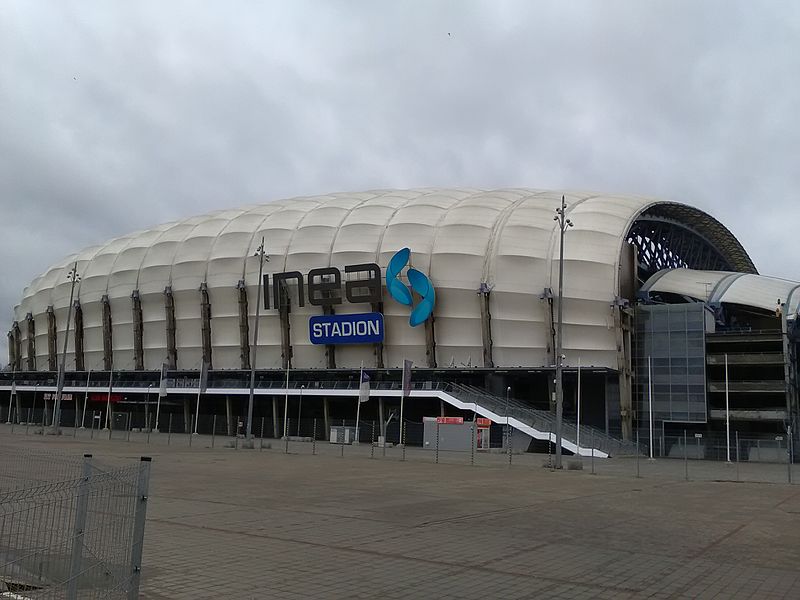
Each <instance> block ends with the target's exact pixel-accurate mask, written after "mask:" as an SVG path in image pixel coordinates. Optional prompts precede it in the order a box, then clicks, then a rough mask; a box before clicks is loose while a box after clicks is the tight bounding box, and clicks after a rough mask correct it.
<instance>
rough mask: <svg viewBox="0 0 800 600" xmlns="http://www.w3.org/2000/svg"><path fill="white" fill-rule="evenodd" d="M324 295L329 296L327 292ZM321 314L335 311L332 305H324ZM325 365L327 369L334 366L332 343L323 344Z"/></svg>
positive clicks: (330, 313) (334, 351) (334, 349)
mask: <svg viewBox="0 0 800 600" xmlns="http://www.w3.org/2000/svg"><path fill="white" fill-rule="evenodd" d="M325 295H327V296H330V294H329V293H328V294H325ZM322 314H324V315H334V314H336V311H334V310H333V307H332V306H329V305H325V306H323V307H322ZM325 367H326V368H328V369H335V368H336V346H334V345H333V344H325Z"/></svg>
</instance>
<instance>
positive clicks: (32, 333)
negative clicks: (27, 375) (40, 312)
mask: <svg viewBox="0 0 800 600" xmlns="http://www.w3.org/2000/svg"><path fill="white" fill-rule="evenodd" d="M25 321H26V322H27V323H28V371H35V370H36V321H35V320H34V318H33V313H28V314H27V315H25Z"/></svg>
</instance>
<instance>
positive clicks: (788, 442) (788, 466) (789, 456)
mask: <svg viewBox="0 0 800 600" xmlns="http://www.w3.org/2000/svg"><path fill="white" fill-rule="evenodd" d="M786 434H787V435H786V476H787V480H788V482H789V483H790V484H791V483H792V426H791V425H789V426H788V427H787V428H786Z"/></svg>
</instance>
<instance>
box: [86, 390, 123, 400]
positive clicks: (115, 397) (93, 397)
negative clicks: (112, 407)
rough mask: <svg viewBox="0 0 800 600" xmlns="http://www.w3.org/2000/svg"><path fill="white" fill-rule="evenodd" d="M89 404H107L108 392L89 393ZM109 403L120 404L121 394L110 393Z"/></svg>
mask: <svg viewBox="0 0 800 600" xmlns="http://www.w3.org/2000/svg"><path fill="white" fill-rule="evenodd" d="M89 401H90V402H108V392H91V393H90V394H89ZM111 402H122V394H115V393H113V392H112V393H111Z"/></svg>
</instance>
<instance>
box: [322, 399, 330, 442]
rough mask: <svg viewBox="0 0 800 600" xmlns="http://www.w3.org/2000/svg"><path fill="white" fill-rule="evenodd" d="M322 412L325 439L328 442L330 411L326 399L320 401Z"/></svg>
mask: <svg viewBox="0 0 800 600" xmlns="http://www.w3.org/2000/svg"><path fill="white" fill-rule="evenodd" d="M322 410H323V416H324V421H325V439H326V440H328V441H330V439H331V411H330V406H329V405H328V399H327V398H323V399H322Z"/></svg>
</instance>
